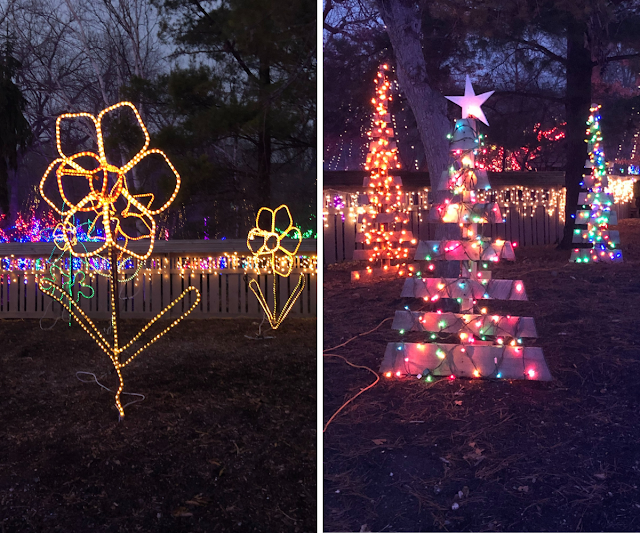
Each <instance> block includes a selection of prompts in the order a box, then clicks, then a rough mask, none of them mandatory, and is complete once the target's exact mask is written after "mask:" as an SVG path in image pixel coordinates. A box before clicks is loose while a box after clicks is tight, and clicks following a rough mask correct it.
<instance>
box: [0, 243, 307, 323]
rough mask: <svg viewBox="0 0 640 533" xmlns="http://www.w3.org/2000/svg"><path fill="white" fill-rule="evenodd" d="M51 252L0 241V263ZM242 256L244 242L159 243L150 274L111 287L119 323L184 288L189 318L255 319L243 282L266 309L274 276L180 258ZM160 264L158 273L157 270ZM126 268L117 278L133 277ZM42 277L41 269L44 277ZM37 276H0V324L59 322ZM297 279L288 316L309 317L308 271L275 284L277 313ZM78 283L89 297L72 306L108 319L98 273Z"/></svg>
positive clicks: (160, 305) (257, 312)
mask: <svg viewBox="0 0 640 533" xmlns="http://www.w3.org/2000/svg"><path fill="white" fill-rule="evenodd" d="M52 248H53V245H52V244H48V243H3V244H0V258H5V259H8V258H12V257H13V258H18V257H20V258H26V259H37V258H40V259H47V258H48V257H49V255H50V253H51V249H52ZM315 251H316V242H315V240H312V239H309V240H305V241H303V243H302V245H301V247H300V250H299V251H298V253H299V254H305V255H312V256H315ZM234 252H237V253H238V254H239V255H247V254H249V252H248V250H247V248H246V242H245V241H240V240H225V241H213V240H212V241H160V242H157V243H156V245H155V247H154V253H153V255H152V256H151V258H150V259H149V260H147V264H149V265H155V267H154V268H145V267H144V266H143V268H141V269H140V271H139V273H138V275H137V276H136V277H135V278H134V279H131V280H130V281H128V282H127V283H121V284H120V285H119V292H120V294H119V295H118V296H119V299H118V301H119V304H120V316H121V317H122V318H123V319H125V318H144V319H150V318H153V317H154V316H156V315H157V314H158V313H159V312H160V311H161V310H162V309H164V308H165V307H166V306H167V305H168V304H169V303H171V302H172V301H173V300H174V299H176V298H177V297H178V296H180V294H181V293H182V292H183V290H184V289H186V288H187V287H189V286H194V287H196V288H197V289H198V290H199V291H200V294H201V300H200V302H199V304H198V306H197V307H196V308H195V309H194V310H193V311H192V313H191V314H190V315H189V318H232V317H253V318H259V317H261V316H262V309H261V307H260V305H259V304H258V301H257V299H256V297H255V296H254V294H253V293H252V292H251V290H250V289H249V282H250V280H251V279H256V280H257V281H258V283H259V284H260V287H261V289H262V293H263V294H264V295H265V297H266V298H267V300H268V302H269V304H270V305H273V283H274V276H273V275H266V274H259V275H258V274H256V273H254V272H251V271H248V272H245V271H244V270H241V269H233V268H221V269H212V270H209V269H207V270H206V271H205V270H203V269H197V268H193V269H189V268H181V265H185V264H187V261H185V259H186V258H191V259H193V258H198V257H203V258H207V257H212V256H219V255H221V254H222V253H226V254H233V253H234ZM158 265H161V266H162V268H158ZM136 266H137V265H134V268H133V269H130V270H127V271H125V275H127V274H129V275H133V274H134V272H135V267H136ZM45 273H46V274H47V275H48V270H47V271H46V272H45ZM42 274H43V272H38V273H37V274H36V273H34V272H32V271H26V270H17V269H12V270H5V269H4V268H3V269H2V270H1V271H0V318H41V317H43V316H46V317H55V316H59V315H60V312H61V306H60V304H58V303H57V302H55V301H54V300H53V299H52V298H50V297H49V296H48V295H47V294H46V293H44V292H43V291H41V290H40V289H39V288H38V285H37V284H36V275H40V276H41V275H42ZM300 275H303V276H305V287H304V290H303V292H302V294H301V295H300V297H299V299H298V301H297V302H296V303H295V305H294V307H293V308H292V310H291V312H290V316H299V317H300V316H303V317H304V316H307V317H309V316H315V315H316V302H317V276H316V272H315V269H311V268H302V267H296V268H294V270H293V271H292V273H291V276H290V277H288V278H281V277H280V276H276V278H278V279H277V280H276V293H277V299H278V308H280V306H281V305H283V304H284V303H285V302H286V301H287V299H288V297H289V295H290V294H291V292H292V291H293V289H294V288H295V286H296V284H297V282H298V279H299V277H300ZM84 284H85V285H88V286H90V287H91V288H92V289H93V297H91V298H83V297H79V301H78V303H79V306H80V308H81V309H82V310H83V311H84V312H85V313H86V314H87V315H88V316H89V317H90V318H94V319H108V318H109V317H110V316H111V294H110V287H109V280H108V278H107V277H106V276H102V275H99V274H93V275H87V276H86V278H85V280H84ZM194 301H195V294H194V293H193V291H192V292H190V293H188V294H187V295H186V296H185V298H184V299H183V300H182V302H180V303H178V304H177V305H176V306H174V307H173V308H172V310H171V312H170V313H167V314H166V315H165V316H164V317H163V318H172V317H173V318H175V317H177V316H179V315H181V314H182V313H183V311H185V310H187V309H188V308H189V307H190V306H191V304H192V303H193V302H194Z"/></svg>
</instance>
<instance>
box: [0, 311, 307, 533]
mask: <svg viewBox="0 0 640 533" xmlns="http://www.w3.org/2000/svg"><path fill="white" fill-rule="evenodd" d="M142 324H143V322H134V321H131V322H125V329H127V330H129V334H127V333H126V332H125V333H124V335H123V336H124V337H127V338H128V337H129V336H130V335H131V333H132V332H133V331H134V329H138V328H139V327H140V326H141V325H142ZM257 330H258V326H257V323H256V322H254V321H251V320H247V319H239V320H201V321H200V320H186V321H184V322H182V323H180V324H179V325H178V326H177V327H176V328H175V329H174V330H172V331H171V332H170V333H168V334H167V335H166V337H164V338H162V339H161V340H159V341H158V342H157V343H156V344H155V345H154V346H152V347H151V348H149V349H148V351H146V352H144V353H142V354H141V355H140V356H139V358H137V359H136V360H135V361H134V362H133V363H132V364H131V365H130V366H128V367H126V368H125V369H124V382H125V391H129V392H139V393H143V394H144V395H146V399H145V400H144V401H142V402H139V403H136V404H134V405H130V406H129V407H126V408H125V413H126V416H125V418H124V419H123V421H122V422H118V413H117V411H116V409H115V405H114V401H113V394H112V393H110V392H107V391H105V390H103V389H101V388H100V387H99V386H98V385H97V384H96V383H95V382H94V383H82V382H80V381H79V380H78V379H77V378H76V372H77V371H89V372H93V373H95V374H96V375H97V376H98V377H99V379H100V381H101V382H102V383H103V384H104V385H106V386H108V387H110V388H113V387H114V386H116V384H117V376H116V375H115V373H110V374H109V372H110V371H111V370H112V368H110V365H111V363H110V361H109V359H108V357H107V356H106V355H104V354H102V353H100V352H99V351H98V348H97V347H96V345H95V344H94V342H93V341H92V340H91V339H90V338H89V336H88V335H87V334H86V333H85V332H84V331H83V330H81V329H80V327H79V326H77V325H75V324H73V325H71V326H69V325H68V324H67V323H63V322H58V323H57V324H56V326H55V327H54V328H53V329H52V330H51V331H43V330H41V328H40V325H39V323H38V321H36V320H33V321H23V320H2V321H0V339H1V341H2V348H1V349H0V368H1V372H0V405H2V408H1V409H0V532H2V533H9V532H22V531H25V532H27V531H29V532H31V531H33V532H65V533H68V532H74V533H78V532H85V531H87V532H88V531H91V532H100V531H107V532H127V533H129V532H134V531H144V532H162V531H170V532H214V531H225V532H227V531H243V532H244V531H247V532H304V533H306V532H312V531H315V530H316V523H317V520H316V515H317V511H316V505H317V503H316V453H315V450H316V437H317V435H316V413H317V410H316V320H315V319H292V318H290V319H288V320H287V321H285V323H284V324H283V325H282V326H281V328H280V329H279V330H278V331H277V332H275V333H274V335H275V338H274V339H268V340H250V339H247V338H245V334H248V335H255V333H256V332H257ZM103 376H104V377H103ZM84 379H86V377H85V378H84ZM130 399H131V397H130V398H129V399H127V397H124V396H123V404H124V403H126V402H127V401H129V400H130Z"/></svg>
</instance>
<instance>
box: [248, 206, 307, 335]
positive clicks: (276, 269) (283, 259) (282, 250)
mask: <svg viewBox="0 0 640 533" xmlns="http://www.w3.org/2000/svg"><path fill="white" fill-rule="evenodd" d="M278 222H280V223H284V224H281V225H285V224H286V225H285V228H286V229H285V230H284V231H278V230H277V227H276V225H277V224H278ZM285 238H289V239H292V240H294V241H297V242H296V243H295V246H294V247H293V251H291V250H288V249H287V248H286V247H285V245H284V243H283V239H285ZM255 241H257V242H255ZM260 242H261V243H262V244H261V245H260V246H257V244H259V243H260ZM301 243H302V232H301V231H300V229H299V228H297V227H296V226H294V225H293V218H291V212H290V211H289V208H288V207H287V206H286V205H281V206H280V207H278V208H277V209H276V210H275V211H274V210H272V209H269V208H268V207H261V208H260V209H259V210H258V214H257V216H256V227H255V228H252V229H251V230H250V231H249V235H248V236H247V246H248V247H249V250H251V252H252V253H253V255H254V257H256V258H258V257H260V256H269V259H270V261H269V262H270V265H271V270H272V272H273V273H274V274H277V275H278V276H280V277H282V278H287V277H289V276H290V275H291V272H292V270H293V267H294V264H295V256H296V253H297V252H298V249H299V248H300V244H301ZM277 279H278V278H277V276H274V278H273V309H271V308H270V306H269V304H268V302H267V300H266V298H265V297H264V295H263V293H262V289H261V288H260V285H259V283H258V282H257V281H256V280H255V279H252V280H251V281H250V282H249V288H250V289H251V291H252V292H253V294H255V296H256V298H257V299H258V303H259V304H260V306H261V307H262V310H263V311H264V313H265V315H266V317H267V320H269V324H270V325H271V327H272V328H273V329H278V327H279V326H280V324H281V323H282V321H283V320H284V319H285V318H286V316H287V315H288V314H289V311H291V309H292V307H293V304H294V303H295V302H296V300H297V299H298V297H299V296H300V295H301V294H302V291H303V289H304V283H305V279H304V274H300V278H299V279H298V283H297V285H296V287H295V288H294V289H293V292H292V293H291V294H290V295H289V298H288V300H287V303H286V304H285V305H284V307H283V308H282V309H281V311H280V313H278V298H277V292H278V286H277V283H276V281H277Z"/></svg>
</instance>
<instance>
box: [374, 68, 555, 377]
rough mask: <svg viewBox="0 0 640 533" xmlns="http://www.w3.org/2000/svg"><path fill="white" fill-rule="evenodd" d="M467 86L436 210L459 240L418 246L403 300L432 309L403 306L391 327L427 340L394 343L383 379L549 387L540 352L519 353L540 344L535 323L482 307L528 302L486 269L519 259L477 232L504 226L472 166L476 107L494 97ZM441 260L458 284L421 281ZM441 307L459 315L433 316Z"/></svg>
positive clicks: (514, 285) (519, 289)
mask: <svg viewBox="0 0 640 533" xmlns="http://www.w3.org/2000/svg"><path fill="white" fill-rule="evenodd" d="M470 85H471V84H470V82H469V80H468V79H467V87H466V89H465V96H464V97H456V98H454V101H455V102H456V103H458V104H459V105H461V106H462V109H463V116H462V119H461V120H458V121H457V122H456V125H455V128H454V131H453V133H452V134H451V135H450V136H449V138H450V140H451V141H450V150H451V153H452V156H453V158H454V162H453V164H452V165H451V166H450V168H449V171H448V174H447V175H446V178H447V179H444V178H443V180H442V181H441V183H440V185H439V187H440V190H441V191H442V193H441V196H442V197H443V198H444V199H443V201H442V202H441V203H439V204H435V205H434V206H433V208H432V210H431V213H432V218H434V219H435V220H439V221H440V222H444V223H452V222H453V223H456V224H458V226H459V228H460V233H461V238H460V239H458V240H442V241H420V243H419V244H418V247H417V249H416V254H415V258H414V259H415V260H416V261H418V262H419V264H421V265H422V268H421V270H419V271H417V272H415V273H414V272H410V274H409V277H408V278H407V279H406V280H405V283H404V286H403V289H402V293H401V295H400V296H401V297H403V298H418V299H422V300H423V302H424V304H423V305H426V306H428V308H427V310H419V311H412V310H410V309H409V306H406V307H405V309H404V310H403V311H396V316H395V319H394V322H393V325H392V328H393V329H396V330H398V331H399V332H400V334H401V335H405V334H406V333H407V332H409V331H412V332H422V333H424V334H425V335H426V339H425V342H422V343H410V342H404V341H403V342H400V343H389V344H388V345H387V350H386V352H385V357H384V361H383V363H382V366H381V368H380V372H381V373H383V374H384V375H385V376H386V377H388V378H392V377H395V378H404V377H408V376H414V377H418V378H419V379H421V378H424V379H426V380H427V381H430V380H431V379H432V376H448V377H449V378H450V379H455V378H456V377H467V378H470V379H478V378H495V379H535V380H548V379H551V374H550V373H549V370H548V368H547V366H546V363H545V361H544V356H543V354H542V350H541V349H540V348H531V347H524V346H522V344H523V339H524V338H535V337H537V332H536V328H535V324H534V321H533V318H531V317H511V316H506V317H504V316H499V315H489V314H487V310H486V308H479V305H478V302H479V301H480V300H492V299H499V300H526V299H527V295H526V291H525V288H524V283H523V282H522V281H521V280H499V279H491V271H490V270H489V266H490V265H491V264H492V263H495V262H498V261H500V260H502V259H506V260H510V261H513V260H515V254H514V252H513V246H512V244H511V243H510V242H508V241H504V240H501V239H496V240H495V241H492V240H490V239H488V238H485V237H482V236H481V232H479V231H478V224H484V223H496V222H504V220H503V218H502V214H501V213H500V208H499V206H498V205H497V204H496V203H492V202H489V203H483V202H482V201H481V200H480V194H479V193H480V192H483V193H484V194H488V193H489V191H490V189H491V186H490V184H489V181H488V178H487V174H486V171H484V170H483V169H482V168H478V167H477V166H476V164H475V157H476V155H477V154H478V151H479V149H480V148H481V142H480V141H481V138H480V135H479V133H478V131H477V127H476V120H475V117H474V116H473V115H472V114H470V113H471V112H472V110H475V112H476V113H479V114H481V117H482V118H484V114H483V113H482V111H481V109H480V108H479V105H480V103H482V102H478V101H479V100H482V98H485V99H486V97H488V95H490V93H484V94H483V95H479V96H476V95H475V94H474V91H473V88H472V87H471V86H470ZM450 99H451V98H450ZM483 121H484V122H485V123H486V119H484V120H483ZM443 261H447V262H449V261H455V262H456V264H457V268H458V269H459V274H458V277H454V278H443V277H426V276H423V274H422V273H423V272H433V271H434V270H435V265H436V263H441V262H443ZM443 300H447V301H448V303H449V304H451V305H453V304H455V305H456V307H457V309H458V311H456V312H443V311H442V310H441V309H440V310H436V311H431V310H429V309H433V308H434V307H435V308H436V309H437V307H438V306H440V305H441V303H442V302H443Z"/></svg>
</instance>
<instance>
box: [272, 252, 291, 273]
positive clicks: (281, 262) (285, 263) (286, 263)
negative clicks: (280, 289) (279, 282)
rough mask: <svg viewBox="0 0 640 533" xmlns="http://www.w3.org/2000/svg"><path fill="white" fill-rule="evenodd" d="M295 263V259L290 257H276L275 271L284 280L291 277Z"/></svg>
mask: <svg viewBox="0 0 640 533" xmlns="http://www.w3.org/2000/svg"><path fill="white" fill-rule="evenodd" d="M294 263H295V260H294V257H293V256H290V255H281V256H278V257H276V259H275V264H274V265H273V267H274V268H273V271H274V272H275V273H276V274H278V276H282V277H283V278H286V277H289V275H291V271H292V270H293V264H294Z"/></svg>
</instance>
